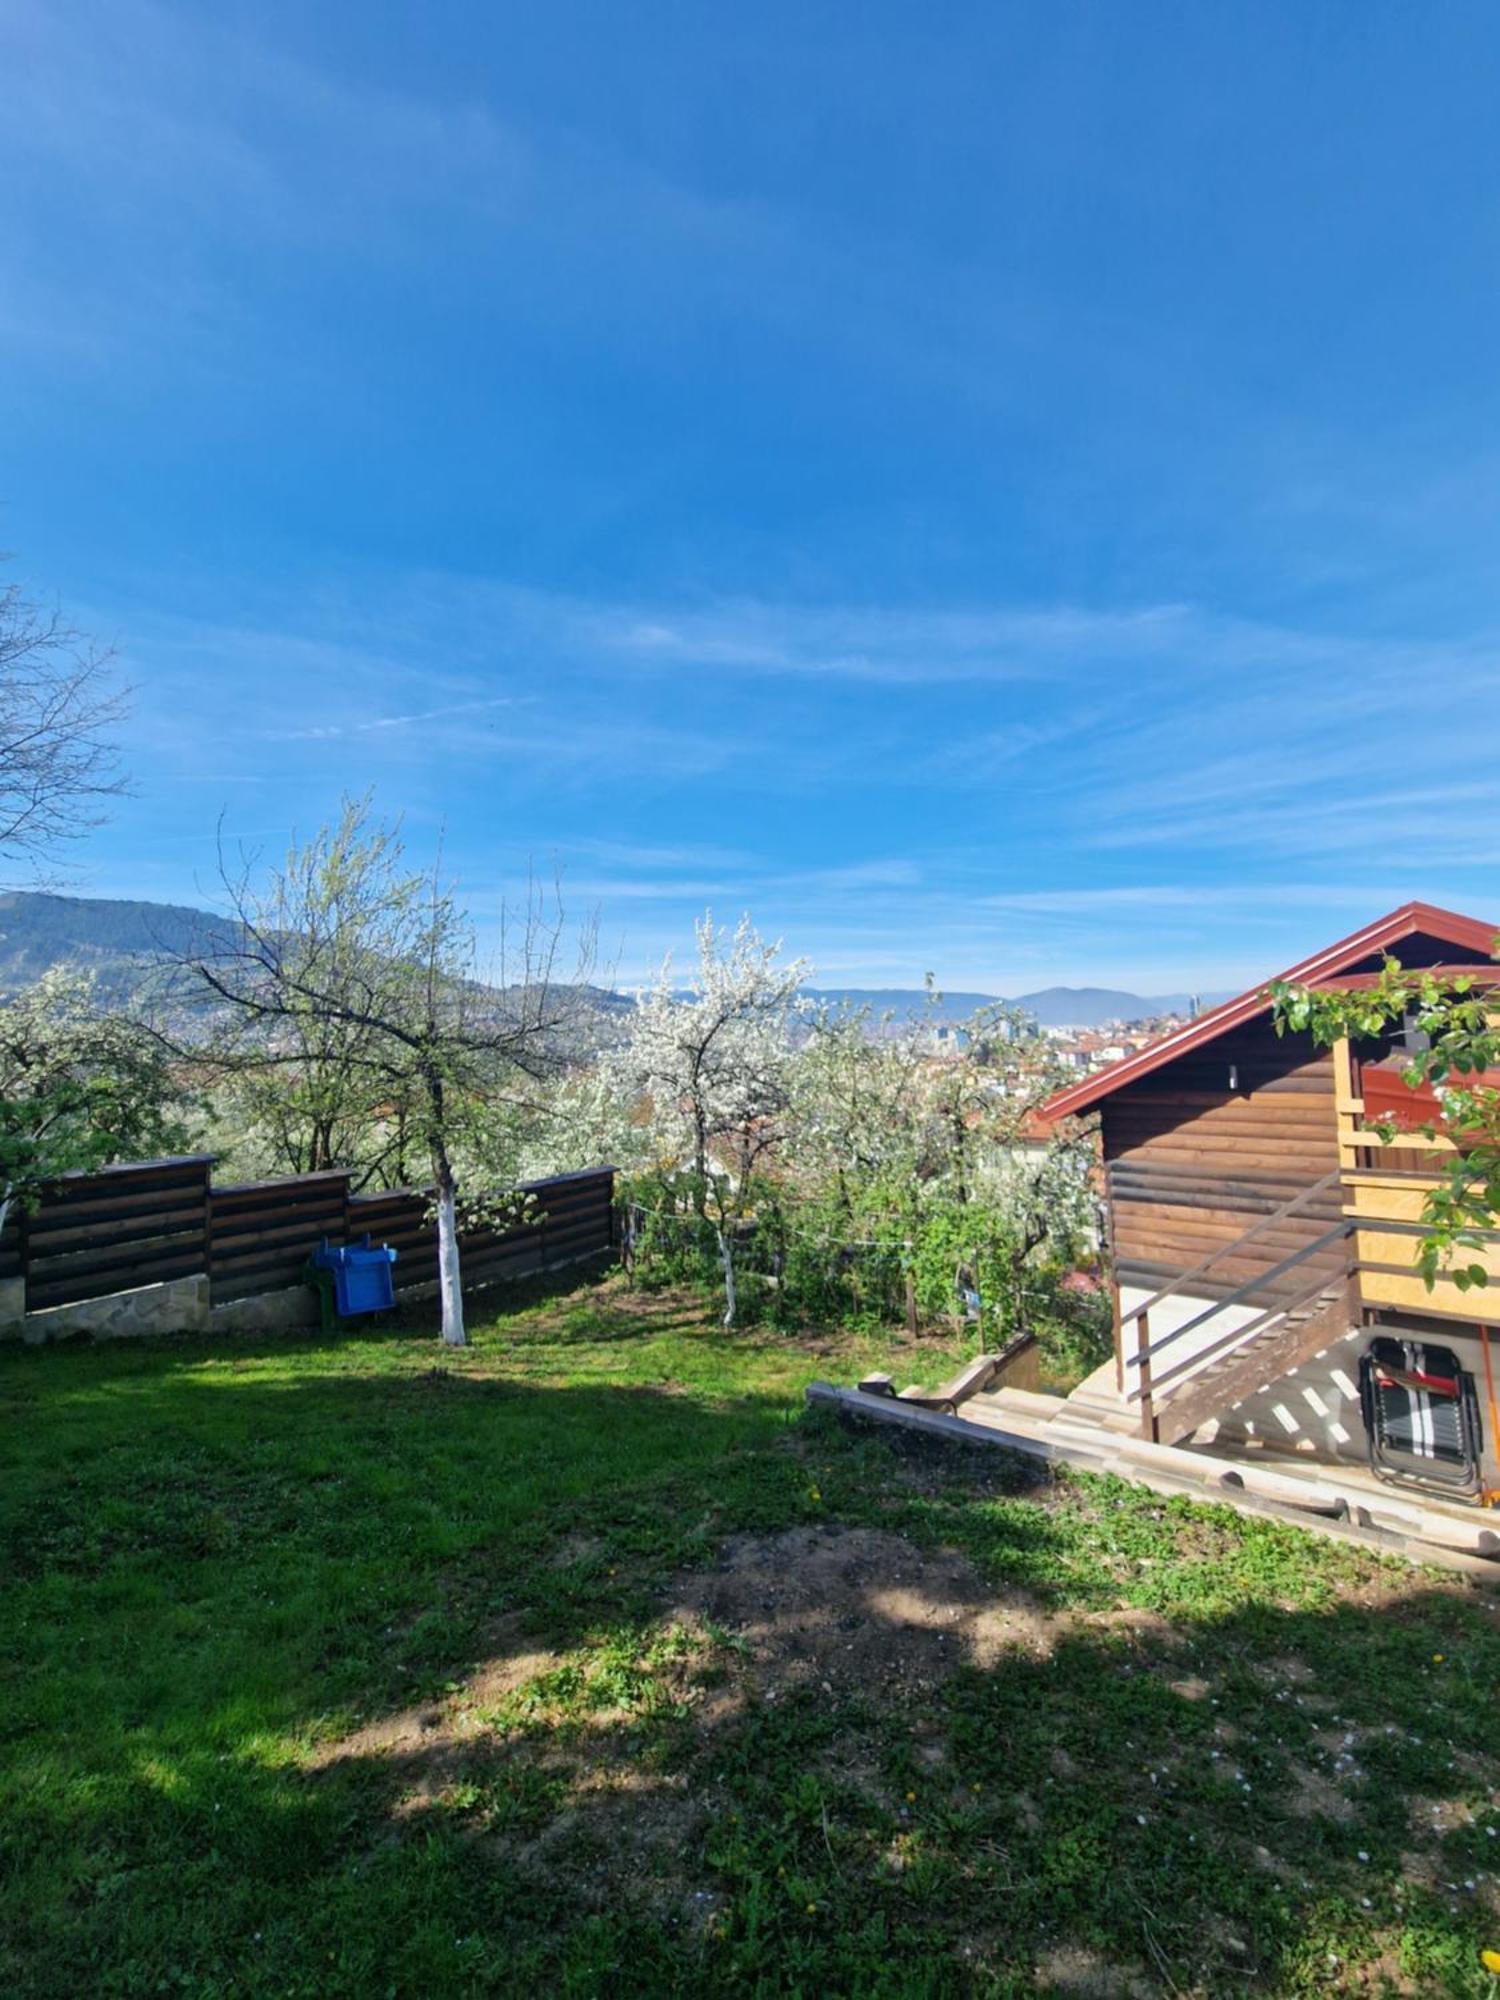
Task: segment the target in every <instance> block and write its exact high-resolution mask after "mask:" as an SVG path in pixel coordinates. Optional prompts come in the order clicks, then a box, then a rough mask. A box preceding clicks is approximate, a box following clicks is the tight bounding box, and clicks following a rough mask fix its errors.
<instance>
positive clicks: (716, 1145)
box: [615, 915, 809, 1326]
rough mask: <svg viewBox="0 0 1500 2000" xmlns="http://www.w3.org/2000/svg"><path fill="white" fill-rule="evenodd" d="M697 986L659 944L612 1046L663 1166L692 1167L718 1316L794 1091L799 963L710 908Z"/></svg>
mask: <svg viewBox="0 0 1500 2000" xmlns="http://www.w3.org/2000/svg"><path fill="white" fill-rule="evenodd" d="M694 928H695V933H696V937H697V944H698V966H697V978H696V985H695V986H694V987H693V988H692V990H690V991H688V992H683V991H681V990H680V989H679V988H678V987H677V986H676V984H675V983H674V980H673V975H672V959H671V955H670V954H668V956H667V958H666V959H665V960H664V962H663V964H662V968H661V971H660V973H659V974H658V976H657V979H656V983H655V985H654V986H652V987H651V988H650V989H649V990H648V991H645V992H643V993H641V994H639V995H638V996H637V1000H636V1011H635V1018H634V1022H633V1024H632V1033H631V1036H630V1040H629V1042H628V1044H627V1046H626V1047H625V1048H623V1049H622V1050H621V1051H620V1052H619V1054H618V1056H617V1057H616V1059H615V1060H616V1065H617V1074H618V1075H619V1077H620V1081H621V1083H622V1085H623V1086H624V1090H625V1093H626V1094H627V1095H628V1096H633V1097H635V1098H636V1099H638V1100H639V1101H640V1102H641V1103H642V1104H643V1106H644V1108H645V1113H646V1119H647V1125H648V1129H649V1131H650V1133H651V1136H652V1140H653V1143H654V1150H655V1153H656V1160H657V1164H658V1166H660V1167H664V1168H672V1167H676V1168H679V1169H684V1170H685V1171H686V1172H687V1173H688V1174H689V1176H690V1183H689V1185H690V1191H691V1197H692V1201H693V1205H694V1208H695V1209H696V1211H697V1213H698V1214H699V1215H700V1216H701V1217H703V1218H704V1219H705V1221H707V1222H708V1223H709V1224H710V1226H711V1227H712V1229H713V1233H714V1241H715V1243H716V1245H717V1248H718V1253H719V1262H720V1265H721V1268H722V1270H723V1274H724V1324H725V1326H733V1324H734V1319H735V1311H736V1283H735V1252H736V1244H737V1238H738V1234H739V1228H740V1225H741V1224H742V1223H743V1222H744V1221H745V1219H746V1218H747V1216H748V1215H749V1213H750V1210H751V1207H752V1204H753V1201H754V1186H755V1176H756V1172H757V1169H758V1168H759V1166H760V1164H761V1162H762V1161H763V1159H764V1158H765V1156H766V1154H767V1153H768V1152H769V1151H770V1150H771V1149H772V1148H773V1147H774V1146H775V1145H776V1144H777V1142H778V1140H779V1138H780V1136H781V1121H782V1118H783V1116H784V1114H785V1112H786V1109H787V1105H788V1103H789V1101H790V1095H791V1065H792V1044H791V1037H790V1034H789V1032H788V1030H789V1025H790V1022H791V1020H792V1018H793V1016H794V1014H795V1013H796V1012H797V1010H798V1008H799V1005H800V1003H799V999H798V994H799V989H800V988H801V986H802V983H803V981H804V980H805V979H806V977H807V974H808V970H809V968H808V964H807V961H806V960H805V959H800V958H799V959H791V960H788V961H785V962H783V960H782V958H781V945H780V944H779V943H774V944H768V943H767V942H766V941H765V940H764V939H763V938H762V937H761V936H760V934H759V933H758V932H757V931H756V929H755V927H754V925H753V924H752V923H751V922H750V919H749V918H748V917H743V918H741V920H740V922H739V924H738V925H737V927H736V928H735V930H734V931H733V932H730V931H728V930H726V929H721V928H719V927H717V926H716V925H715V924H714V921H713V918H712V916H711V915H706V916H705V917H704V918H703V921H702V922H701V923H699V924H697V925H696V926H695V927H694Z"/></svg>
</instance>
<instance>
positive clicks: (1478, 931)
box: [1040, 903, 1500, 1121]
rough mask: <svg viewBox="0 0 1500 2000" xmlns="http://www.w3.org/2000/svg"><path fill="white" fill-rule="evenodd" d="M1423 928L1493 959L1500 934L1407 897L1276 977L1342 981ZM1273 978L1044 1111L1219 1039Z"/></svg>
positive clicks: (1088, 1099)
mask: <svg viewBox="0 0 1500 2000" xmlns="http://www.w3.org/2000/svg"><path fill="white" fill-rule="evenodd" d="M1419 931H1420V932H1422V933H1424V934H1425V935H1427V936H1429V937H1436V938H1441V939H1442V940H1443V942H1444V943H1445V944H1453V945H1457V946H1458V947H1459V949H1460V950H1463V951H1472V952H1474V953H1476V954H1477V955H1478V956H1480V957H1482V958H1484V959H1489V958H1490V957H1491V955H1492V953H1493V952H1494V949H1495V942H1496V938H1497V935H1500V926H1496V925H1495V924H1488V923H1483V922H1481V921H1480V919H1479V918H1478V917H1465V916H1460V915H1459V913H1458V912H1457V911H1456V910H1440V909H1438V908H1437V907H1436V905H1435V904H1432V903H1403V904H1402V905H1401V907H1400V909H1399V910H1392V911H1391V912H1390V914H1389V915H1388V916H1384V917H1380V918H1378V919H1377V920H1376V922H1374V923H1373V924H1367V925H1366V926H1365V928H1364V929H1363V930H1359V931H1352V932H1351V933H1350V935H1349V936H1348V937H1346V938H1340V939H1339V941H1338V943H1337V944H1330V945H1325V946H1324V947H1323V949H1322V950H1321V951H1316V952H1314V953H1313V955H1312V956H1311V958H1304V959H1303V960H1302V961H1301V963H1300V964H1298V965H1294V966H1292V967H1290V968H1289V969H1288V970H1287V971H1286V972H1282V973H1278V974H1274V975H1273V977H1275V978H1280V979H1284V980H1286V981H1287V982H1288V983H1289V984H1291V985H1294V986H1316V985H1328V984H1332V983H1337V978H1338V974H1339V972H1340V971H1341V970H1344V969H1346V968H1348V967H1349V966H1351V965H1358V964H1359V962H1360V960H1361V959H1362V958H1368V957H1369V956H1370V955H1371V953H1372V952H1377V951H1389V950H1390V948H1391V947H1392V946H1393V945H1396V944H1399V943H1400V942H1401V940H1402V938H1407V937H1412V936H1414V935H1415V934H1416V933H1417V932H1419ZM1270 984H1271V980H1270V979H1266V980H1263V981H1262V982H1261V984H1260V985H1259V986H1252V987H1251V988H1250V990H1249V991H1248V992H1247V993H1241V994H1239V995H1238V996H1237V998H1235V999H1233V1000H1226V1001H1224V1002H1223V1003H1222V1005H1220V1006H1218V1007H1213V1008H1210V1009H1209V1011H1208V1013H1206V1014H1203V1015H1200V1016H1199V1018H1198V1019H1197V1020H1196V1021H1190V1022H1189V1023H1188V1025H1187V1026H1186V1027H1185V1028H1177V1029H1174V1031H1173V1032H1172V1033H1171V1034H1170V1035H1163V1036H1162V1038H1161V1039H1160V1041H1156V1042H1148V1043H1147V1045H1146V1047H1145V1048H1143V1049H1137V1051H1136V1052H1135V1054H1134V1055H1133V1056H1126V1058H1125V1059H1124V1061H1123V1062H1117V1063H1112V1064H1111V1065H1110V1067H1109V1068H1108V1069H1102V1070H1100V1071H1099V1072H1098V1074H1097V1075H1096V1076H1086V1077H1084V1078H1083V1079H1082V1081H1081V1082H1079V1083H1073V1084H1069V1086H1068V1088H1067V1089H1066V1090H1060V1091H1059V1092H1058V1093H1057V1095H1056V1096H1055V1097H1049V1098H1048V1100H1047V1102H1046V1103H1045V1104H1044V1105H1042V1106H1041V1107H1040V1109H1041V1113H1042V1115H1043V1116H1044V1117H1046V1118H1047V1119H1049V1120H1052V1121H1056V1120H1057V1119H1059V1118H1068V1117H1076V1116H1077V1115H1078V1114H1079V1113H1080V1112H1084V1111H1091V1110H1092V1109H1093V1108H1094V1106H1095V1105H1096V1104H1098V1103H1099V1102H1100V1101H1101V1099H1103V1098H1106V1097H1112V1096H1113V1095H1114V1093H1115V1092H1116V1091H1117V1090H1120V1089H1122V1088H1123V1087H1124V1085H1126V1084H1127V1083H1134V1082H1135V1081H1136V1079H1137V1078H1138V1077H1143V1076H1149V1075H1150V1074H1151V1072H1152V1071H1153V1070H1157V1069H1160V1068H1161V1066H1162V1065H1163V1063H1169V1062H1172V1061H1174V1060H1175V1059H1176V1058H1177V1057H1178V1056H1182V1055H1187V1054H1188V1052H1189V1051H1190V1050H1192V1049H1201V1048H1202V1047H1203V1046H1204V1044H1205V1043H1207V1042H1212V1041H1215V1040H1217V1038H1218V1037H1219V1036H1220V1035H1222V1034H1225V1033H1226V1032H1227V1031H1228V1030H1229V1029H1230V1028H1239V1027H1243V1026H1244V1024H1245V1023H1246V1022H1247V1021H1253V1020H1255V1019H1256V1018H1257V1016H1259V1015H1261V1014H1266V1013H1269V1012H1270V1009H1271V1002H1270V1000H1269V998H1268V997H1267V994H1266V988H1267V987H1268V986H1269V985H1270Z"/></svg>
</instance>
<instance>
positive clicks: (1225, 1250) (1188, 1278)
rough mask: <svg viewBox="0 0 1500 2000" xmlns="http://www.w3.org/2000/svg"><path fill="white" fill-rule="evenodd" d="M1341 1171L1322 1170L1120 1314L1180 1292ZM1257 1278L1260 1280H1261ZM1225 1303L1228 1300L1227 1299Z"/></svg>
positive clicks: (1131, 1316)
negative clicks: (1239, 1232) (1288, 1197)
mask: <svg viewBox="0 0 1500 2000" xmlns="http://www.w3.org/2000/svg"><path fill="white" fill-rule="evenodd" d="M1341 1172H1342V1169H1341V1168H1339V1167H1335V1168H1334V1169H1333V1170H1332V1172H1330V1173H1326V1174H1324V1176H1323V1178H1322V1179H1321V1180H1320V1181H1314V1182H1313V1184H1312V1186H1311V1187H1305V1188H1303V1190H1302V1192H1301V1193H1300V1194H1296V1195H1293V1197H1292V1199H1291V1200H1290V1201H1286V1202H1283V1203H1282V1205H1281V1207H1280V1208H1277V1209H1273V1210H1272V1211H1271V1213H1270V1214H1269V1215H1263V1216H1262V1217H1261V1218H1260V1220H1259V1222H1253V1223H1252V1224H1251V1225H1250V1227H1249V1228H1248V1229H1247V1230H1246V1231H1245V1232H1244V1234H1243V1235H1242V1236H1236V1237H1235V1239H1234V1241H1233V1242H1232V1243H1222V1244H1220V1246H1219V1248H1218V1249H1217V1250H1215V1251H1213V1252H1212V1253H1211V1254H1210V1255H1209V1256H1207V1257H1205V1258H1204V1259H1203V1261H1202V1263H1201V1264H1195V1265H1194V1266H1193V1268H1192V1270H1191V1271H1184V1272H1183V1273H1182V1275H1181V1277H1178V1278H1174V1279H1173V1280H1172V1282H1171V1284H1170V1285H1163V1286H1162V1288H1161V1290H1160V1291H1159V1292H1155V1293H1153V1294H1152V1296H1151V1297H1150V1298H1149V1299H1147V1300H1146V1302H1145V1304H1144V1305H1139V1306H1132V1307H1131V1309H1130V1311H1129V1312H1128V1313H1126V1314H1124V1316H1123V1317H1124V1318H1125V1319H1127V1320H1137V1319H1139V1318H1140V1317H1141V1315H1142V1313H1148V1312H1154V1311H1155V1309H1156V1307H1157V1306H1159V1305H1160V1304H1161V1302H1162V1300H1163V1299H1169V1298H1171V1296H1172V1294H1173V1293H1174V1292H1180V1291H1181V1290H1182V1288H1183V1286H1184V1285H1190V1284H1191V1283H1192V1281H1193V1280H1194V1278H1201V1277H1202V1276H1203V1275H1204V1273H1205V1272H1206V1271H1211V1270H1212V1269H1213V1267H1214V1265H1215V1264H1217V1263H1218V1262H1219V1260H1220V1258H1221V1257H1228V1256H1229V1255H1230V1254H1231V1253H1232V1252H1233V1251H1236V1250H1238V1249H1239V1248H1240V1246H1241V1244H1244V1243H1249V1242H1250V1241H1251V1240H1252V1238H1254V1237H1256V1236H1259V1235H1260V1233H1261V1231H1262V1230H1264V1229H1269V1228H1270V1227H1271V1224H1272V1223H1273V1222H1282V1221H1284V1220H1285V1218H1286V1217H1287V1216H1289V1215H1295V1214H1296V1213H1297V1211H1298V1209H1299V1208H1303V1207H1305V1206H1306V1204H1307V1203H1308V1202H1310V1201H1311V1200H1312V1198H1313V1196H1314V1195H1319V1194H1322V1193H1323V1191H1324V1189H1325V1188H1330V1187H1332V1186H1333V1185H1334V1183H1335V1182H1336V1181H1337V1180H1338V1179H1339V1178H1340V1175H1341ZM1259 1282H1261V1283H1264V1280H1263V1279H1262V1280H1260V1281H1259ZM1252 1289H1253V1288H1252ZM1225 1303H1226V1304H1227V1303H1228V1302H1227V1300H1226V1301H1225ZM1169 1338H1170V1336H1169Z"/></svg>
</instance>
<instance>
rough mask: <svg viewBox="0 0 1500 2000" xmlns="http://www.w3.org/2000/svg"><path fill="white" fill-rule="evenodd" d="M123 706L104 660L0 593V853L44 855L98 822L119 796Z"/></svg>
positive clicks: (8, 589)
mask: <svg viewBox="0 0 1500 2000" xmlns="http://www.w3.org/2000/svg"><path fill="white" fill-rule="evenodd" d="M128 706H129V703H128V697H127V694H126V691H125V690H124V689H122V688H121V687H120V686H119V685H118V683H117V682H116V681H115V679H114V677H113V674H112V671H111V658H110V654H109V653H108V652H107V651H102V650H100V649H99V648H98V647H96V646H94V645H93V644H92V643H91V642H90V641H89V640H88V639H86V638H85V637H84V636H83V635H82V634H81V633H79V632H76V631H75V630H74V629H73V628H72V627H71V626H70V625H68V624H66V623H65V622H64V620H63V618H62V617H61V615H60V614H59V613H58V612H56V611H51V612H48V611H44V610H43V609H41V607H40V606H38V605H36V604H33V603H32V602H31V601H30V600H29V599H28V598H27V597H26V595H25V594H24V592H23V591H22V589H21V586H20V585H19V584H17V583H11V584H7V585H5V586H4V587H3V588H0V853H9V854H24V855H29V856H41V855H46V854H48V853H50V852H51V851H52V850H53V849H54V848H55V847H57V846H58V845H59V844H60V843H62V842H63V841H66V840H74V839H77V838H78V836H79V835H80V834H84V833H87V832H89V831H90V830H91V829H92V828H94V827H96V826H98V825H99V824H100V823H101V822H102V820H103V819H104V818H105V816H106V815H105V810H104V808H105V805H106V803H107V802H108V801H109V800H110V799H114V798H118V797H119V796H120V794H121V793H122V792H123V791H124V790H125V781H124V779H123V777H122V776H121V773H120V768H119V760H118V755H117V752H116V749H115V746H114V742H113V732H114V730H115V727H116V725H117V724H118V723H119V722H121V721H122V720H123V718H124V716H125V714H126V713H127V710H128Z"/></svg>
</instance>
